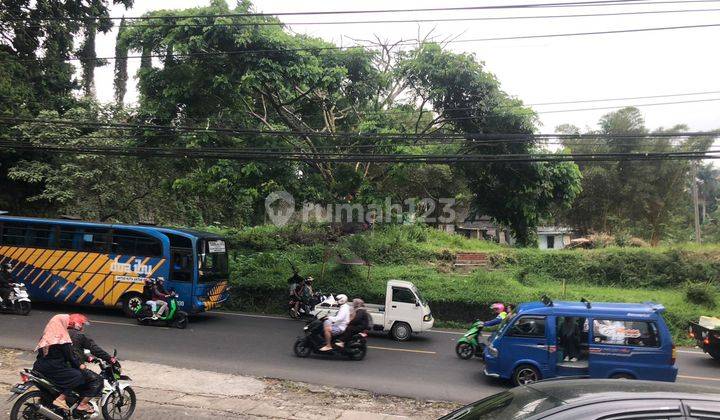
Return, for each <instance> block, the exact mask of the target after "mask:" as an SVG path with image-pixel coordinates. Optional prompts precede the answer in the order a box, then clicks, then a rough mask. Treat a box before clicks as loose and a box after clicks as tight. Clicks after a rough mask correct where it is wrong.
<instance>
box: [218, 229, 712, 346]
mask: <svg viewBox="0 0 720 420" xmlns="http://www.w3.org/2000/svg"><path fill="white" fill-rule="evenodd" d="M224 234H225V235H226V236H227V237H228V239H229V241H230V247H231V249H233V253H232V257H231V281H232V283H233V287H234V289H233V295H232V299H231V301H230V302H228V304H226V305H225V307H226V308H229V309H235V310H244V311H260V312H281V311H283V310H284V304H285V303H286V298H285V296H286V293H287V292H286V289H287V283H286V280H287V278H288V277H289V276H290V274H291V269H290V264H289V262H288V261H292V262H294V263H295V264H296V265H297V266H298V268H299V269H300V272H301V274H302V275H306V276H307V275H312V276H314V277H315V278H316V285H315V288H316V290H321V291H333V292H336V293H337V292H343V293H346V294H348V295H349V296H361V297H363V298H364V299H365V300H366V301H368V302H373V301H380V300H381V299H382V297H383V295H384V290H385V281H386V280H388V279H404V280H410V281H412V282H414V283H415V284H416V285H417V286H418V288H419V289H420V291H421V292H422V293H423V294H424V296H425V297H426V298H427V299H428V300H429V301H430V306H431V308H432V310H433V313H434V314H435V316H436V318H437V319H438V320H439V321H440V322H441V324H444V325H463V324H464V323H466V322H468V321H471V320H472V319H474V318H478V317H480V318H482V317H489V311H488V305H489V304H490V303H492V302H495V301H503V302H524V301H529V300H537V299H538V298H539V297H540V296H541V295H543V294H547V295H548V296H550V297H552V298H553V299H555V300H561V299H565V300H579V299H580V298H581V297H585V298H586V299H589V300H590V301H596V302H598V301H612V302H646V301H653V302H658V303H662V304H663V305H665V306H666V307H667V309H668V312H667V314H666V316H665V318H666V320H667V321H668V323H669V324H670V326H671V328H672V330H673V332H674V334H675V336H676V337H677V338H680V337H683V336H684V329H685V327H686V326H687V322H688V321H690V320H695V319H697V318H698V317H699V316H700V315H709V314H717V310H716V308H715V305H716V300H717V299H716V290H717V283H716V280H717V278H718V276H720V247H718V246H696V245H688V246H677V247H658V248H652V249H651V248H605V249H597V250H568V251H541V250H537V249H515V248H508V247H501V246H499V245H495V244H492V243H488V242H485V241H477V240H470V239H466V238H464V237H461V236H458V235H448V234H445V233H442V232H439V231H435V230H432V229H428V228H423V227H419V226H389V227H385V228H382V229H379V230H377V231H375V232H372V233H368V232H366V233H362V234H355V235H345V236H343V235H339V234H337V233H335V232H332V231H330V230H329V229H328V228H326V227H308V226H305V227H286V228H281V229H278V228H275V227H268V226H262V227H255V228H249V229H244V230H240V231H230V232H224ZM328 250H332V251H333V252H334V253H335V254H337V255H339V256H340V258H341V259H344V260H349V259H351V258H353V257H354V258H357V257H360V258H363V259H365V260H368V261H370V262H371V263H372V267H370V276H369V278H368V268H367V267H366V266H348V265H342V264H338V263H337V262H336V261H333V259H332V258H331V259H330V260H329V261H328V262H327V263H326V264H325V270H324V273H322V271H323V270H322V267H323V261H324V260H325V259H327V257H326V255H327V253H328ZM458 251H482V252H487V253H489V254H490V265H489V266H488V267H486V268H479V269H476V270H474V271H471V272H466V271H459V270H455V269H453V264H452V256H453V255H454V253H455V252H458ZM563 280H564V282H563ZM563 283H564V284H565V287H563Z"/></svg>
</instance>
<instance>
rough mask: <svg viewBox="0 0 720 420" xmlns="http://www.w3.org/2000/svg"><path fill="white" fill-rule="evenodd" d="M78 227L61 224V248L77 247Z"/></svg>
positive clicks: (59, 240)
mask: <svg viewBox="0 0 720 420" xmlns="http://www.w3.org/2000/svg"><path fill="white" fill-rule="evenodd" d="M77 233H78V232H77V229H75V228H74V227H70V226H60V235H59V237H58V248H59V249H77V247H76V246H75V235H76V234H77Z"/></svg>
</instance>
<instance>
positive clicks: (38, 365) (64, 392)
mask: <svg viewBox="0 0 720 420" xmlns="http://www.w3.org/2000/svg"><path fill="white" fill-rule="evenodd" d="M69 323H70V315H67V314H62V315H55V316H53V317H52V318H50V321H48V323H47V325H46V326H45V330H44V331H43V336H42V338H41V339H40V341H39V342H38V344H37V346H36V347H35V351H36V352H37V354H38V355H37V359H36V360H35V364H34V365H33V370H35V371H37V372H39V373H40V374H42V375H43V376H45V377H46V378H48V379H49V380H50V381H51V382H52V383H53V384H54V385H55V386H56V387H58V389H59V390H60V394H59V395H58V397H57V398H56V399H55V400H54V401H53V402H52V404H53V405H54V406H56V407H58V408H61V409H63V410H66V411H69V410H70V407H68V405H67V401H66V399H67V396H68V395H70V393H71V392H72V391H73V390H76V391H77V393H78V394H79V395H80V397H83V400H82V401H81V402H80V404H79V405H78V406H77V410H80V411H84V412H86V413H93V412H94V410H93V409H92V406H90V404H88V401H89V400H90V398H91V397H92V396H93V395H94V394H95V391H94V390H91V389H89V387H88V386H87V385H86V383H85V377H84V376H83V373H82V371H83V370H85V365H84V364H82V363H81V362H80V360H79V359H78V358H77V357H76V356H75V352H74V351H73V347H72V339H71V338H70V334H69V333H68V325H69Z"/></svg>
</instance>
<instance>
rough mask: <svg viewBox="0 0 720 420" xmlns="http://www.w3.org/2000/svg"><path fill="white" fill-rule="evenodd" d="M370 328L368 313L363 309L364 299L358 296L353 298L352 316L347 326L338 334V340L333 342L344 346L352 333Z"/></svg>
mask: <svg viewBox="0 0 720 420" xmlns="http://www.w3.org/2000/svg"><path fill="white" fill-rule="evenodd" d="M368 328H370V315H368V313H367V310H365V301H363V300H362V299H360V298H355V299H353V309H352V316H351V319H350V323H349V324H348V327H347V328H346V329H345V332H343V333H342V334H340V337H338V342H337V343H335V345H336V346H338V347H341V348H342V347H345V342H346V341H348V340H349V339H351V338H352V336H353V335H355V334H357V333H360V332H363V331H365V330H367V329H368Z"/></svg>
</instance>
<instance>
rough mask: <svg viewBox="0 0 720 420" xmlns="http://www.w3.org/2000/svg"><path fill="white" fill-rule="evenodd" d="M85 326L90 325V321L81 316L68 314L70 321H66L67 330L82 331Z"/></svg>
mask: <svg viewBox="0 0 720 420" xmlns="http://www.w3.org/2000/svg"><path fill="white" fill-rule="evenodd" d="M85 325H90V320H89V319H88V318H87V317H86V316H85V315H83V314H70V320H69V321H68V328H73V329H76V330H78V331H82V329H83V328H84V327H85Z"/></svg>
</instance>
